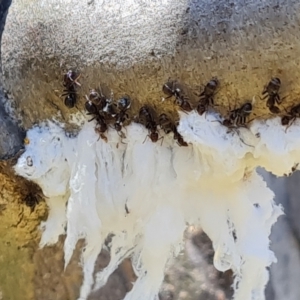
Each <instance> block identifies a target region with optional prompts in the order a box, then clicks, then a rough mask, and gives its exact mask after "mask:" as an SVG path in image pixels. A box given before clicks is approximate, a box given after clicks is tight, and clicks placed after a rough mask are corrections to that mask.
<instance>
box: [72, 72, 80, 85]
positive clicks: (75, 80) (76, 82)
mask: <svg viewBox="0 0 300 300" xmlns="http://www.w3.org/2000/svg"><path fill="white" fill-rule="evenodd" d="M80 76H81V74H79V75H78V76H77V78H75V79H74V80H73V81H74V83H75V84H77V85H78V86H81V84H80V83H79V82H78V81H77V79H79V77H80Z"/></svg>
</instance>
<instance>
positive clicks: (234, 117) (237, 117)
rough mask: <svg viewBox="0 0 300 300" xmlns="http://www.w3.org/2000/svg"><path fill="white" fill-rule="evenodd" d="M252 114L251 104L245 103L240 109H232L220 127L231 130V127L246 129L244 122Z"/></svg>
mask: <svg viewBox="0 0 300 300" xmlns="http://www.w3.org/2000/svg"><path fill="white" fill-rule="evenodd" d="M251 112H252V104H251V103H250V102H247V103H245V104H243V105H242V106H241V107H240V108H237V109H233V110H231V111H230V112H229V116H228V118H227V119H225V120H224V121H223V122H222V125H224V126H226V127H228V128H233V127H246V121H247V118H248V117H249V115H250V114H251Z"/></svg>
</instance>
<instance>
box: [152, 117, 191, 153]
mask: <svg viewBox="0 0 300 300" xmlns="http://www.w3.org/2000/svg"><path fill="white" fill-rule="evenodd" d="M158 124H159V126H160V127H161V129H162V130H163V131H164V132H165V134H169V133H170V132H173V134H174V140H177V143H178V145H179V146H184V147H186V146H188V144H187V143H186V142H185V141H184V140H183V137H182V136H181V134H180V133H179V132H178V131H177V128H176V125H175V124H174V123H173V122H172V121H171V119H170V118H169V117H168V116H167V115H166V114H161V115H160V116H159V117H158Z"/></svg>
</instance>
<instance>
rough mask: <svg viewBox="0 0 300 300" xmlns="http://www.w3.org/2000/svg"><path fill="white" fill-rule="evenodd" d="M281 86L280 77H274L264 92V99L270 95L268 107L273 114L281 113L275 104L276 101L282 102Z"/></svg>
mask: <svg viewBox="0 0 300 300" xmlns="http://www.w3.org/2000/svg"><path fill="white" fill-rule="evenodd" d="M280 86H281V81H280V79H279V78H277V77H273V78H272V79H271V81H270V82H269V83H268V84H267V85H266V86H265V88H264V90H263V92H262V95H265V97H264V98H263V100H264V99H266V98H267V97H268V100H267V107H268V108H269V110H270V112H271V113H273V114H279V113H280V109H279V108H278V107H277V106H276V105H275V104H276V103H277V104H281V102H282V100H283V99H280V96H279V94H278V92H279V89H280Z"/></svg>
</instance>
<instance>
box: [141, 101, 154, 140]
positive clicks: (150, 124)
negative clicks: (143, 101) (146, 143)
mask: <svg viewBox="0 0 300 300" xmlns="http://www.w3.org/2000/svg"><path fill="white" fill-rule="evenodd" d="M139 122H140V123H141V124H143V125H144V126H145V127H146V128H147V129H148V131H149V135H148V137H149V138H150V140H151V141H152V142H153V143H156V142H157V141H158V140H159V138H158V131H157V124H156V122H155V119H154V115H153V113H152V111H151V110H150V108H149V107H147V106H143V107H141V109H140V111H139Z"/></svg>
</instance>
